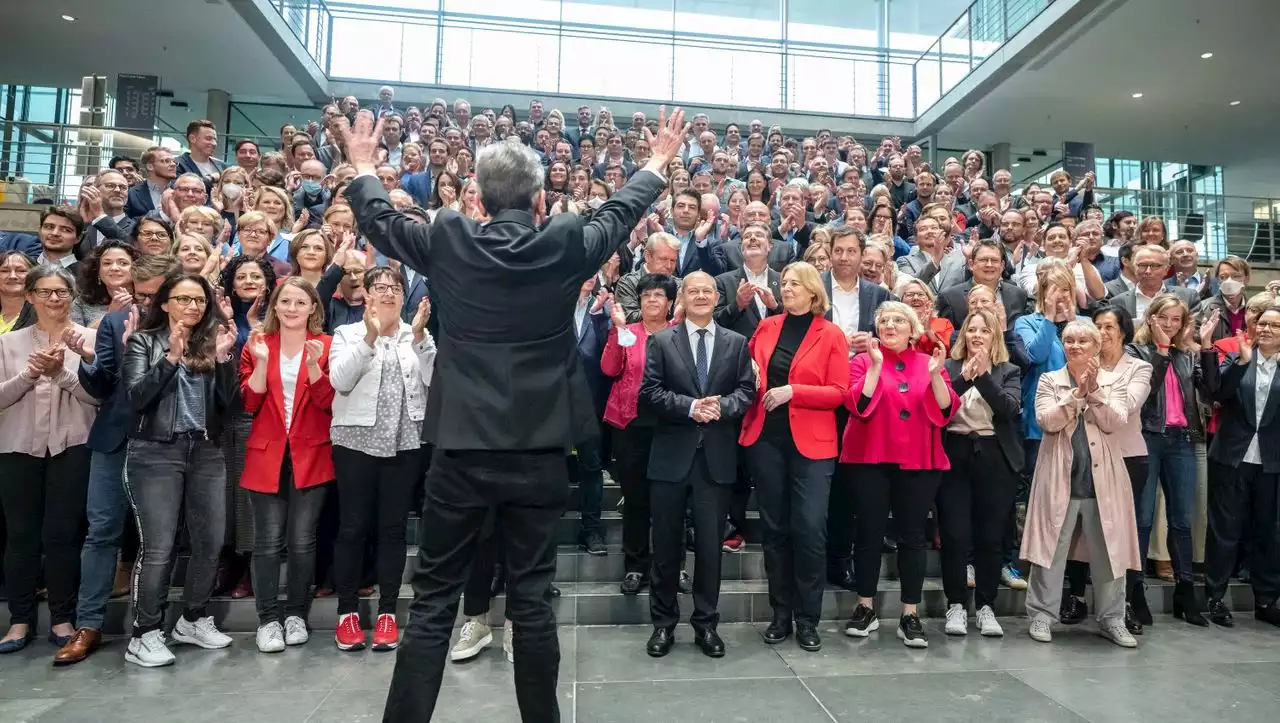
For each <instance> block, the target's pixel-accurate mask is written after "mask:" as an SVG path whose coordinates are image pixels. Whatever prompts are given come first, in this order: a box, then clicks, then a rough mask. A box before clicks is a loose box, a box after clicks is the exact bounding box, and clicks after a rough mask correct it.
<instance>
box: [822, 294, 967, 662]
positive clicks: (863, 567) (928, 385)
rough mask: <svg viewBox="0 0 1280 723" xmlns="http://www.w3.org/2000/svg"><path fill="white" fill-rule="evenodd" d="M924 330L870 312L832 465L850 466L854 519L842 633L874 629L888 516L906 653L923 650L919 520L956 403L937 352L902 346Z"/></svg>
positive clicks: (893, 307)
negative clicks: (850, 606)
mask: <svg viewBox="0 0 1280 723" xmlns="http://www.w3.org/2000/svg"><path fill="white" fill-rule="evenodd" d="M922 333H924V327H923V326H922V325H921V323H920V319H919V317H917V316H916V313H915V312H914V311H912V310H911V307H909V306H907V305H906V304H903V303H901V302H898V301H886V302H885V303H883V304H881V305H880V308H879V309H877V310H876V335H877V336H878V337H879V339H878V340H877V339H872V340H871V346H870V348H869V349H868V350H867V352H866V353H864V354H859V355H857V356H855V357H854V358H853V360H852V361H850V362H849V393H848V395H846V400H845V406H847V407H848V408H849V411H850V412H851V414H850V416H849V424H848V426H846V427H845V429H844V444H843V445H842V446H841V450H842V451H841V454H840V461H841V462H845V463H849V464H854V465H856V467H855V469H854V472H853V506H854V511H855V512H856V513H857V516H858V539H857V543H856V544H855V546H854V566H853V572H854V575H855V577H856V578H857V585H858V606H857V608H855V609H854V611H853V617H852V618H851V619H850V620H849V622H848V624H846V625H845V629H844V632H845V634H846V635H850V636H852V637H856V638H864V637H867V636H868V635H870V634H871V633H872V632H874V631H876V630H878V629H880V620H879V619H878V618H877V617H876V613H875V610H873V609H872V607H871V606H872V605H873V604H875V597H876V587H877V583H879V581H880V546H881V544H882V543H883V541H884V533H885V524H886V521H887V520H888V517H889V512H890V510H892V511H893V522H894V526H895V528H896V530H897V533H898V573H899V575H900V577H901V579H902V618H901V619H900V620H899V621H898V637H899V638H901V639H902V642H903V643H905V644H906V645H907V647H910V648H924V647H928V645H929V639H928V637H926V636H925V633H924V627H923V626H921V624H920V618H919V617H917V615H916V605H917V604H919V602H920V593H921V588H922V587H923V586H924V567H925V533H924V530H925V521H926V519H927V518H928V516H929V507H930V506H931V505H932V504H933V499H934V497H935V496H936V495H937V491H938V484H939V483H940V482H941V479H942V478H941V472H942V470H946V469H950V468H951V465H950V464H949V463H948V461H947V455H946V452H944V451H943V449H942V429H943V428H944V427H946V426H947V424H949V423H950V422H951V417H952V415H953V414H955V411H956V409H957V408H958V407H959V405H960V400H959V398H958V397H956V393H955V392H954V391H952V389H951V381H950V379H949V378H948V377H947V370H946V369H945V368H943V349H942V347H941V346H935V347H934V349H933V354H932V355H929V354H923V353H921V352H918V351H916V350H915V349H913V348H911V346H912V343H913V342H914V341H915V340H916V339H918V338H919V337H920V335H921V334H922Z"/></svg>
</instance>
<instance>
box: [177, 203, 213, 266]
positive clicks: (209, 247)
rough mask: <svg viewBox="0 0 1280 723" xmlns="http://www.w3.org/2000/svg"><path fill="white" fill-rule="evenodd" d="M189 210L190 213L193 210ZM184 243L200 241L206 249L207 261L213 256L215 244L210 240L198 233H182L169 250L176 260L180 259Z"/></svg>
mask: <svg viewBox="0 0 1280 723" xmlns="http://www.w3.org/2000/svg"><path fill="white" fill-rule="evenodd" d="M187 210H188V211H190V210H191V209H187ZM184 241H199V242H200V245H201V246H202V247H204V251H205V254H206V257H205V258H206V260H207V259H208V257H209V256H212V255H213V244H211V243H209V239H207V238H205V237H204V236H201V235H200V234H198V233H180V234H178V235H177V238H175V239H174V240H173V246H171V247H170V248H169V253H170V254H172V255H173V257H174V258H175V259H176V258H177V257H178V247H179V246H181V245H182V243H183V242H184Z"/></svg>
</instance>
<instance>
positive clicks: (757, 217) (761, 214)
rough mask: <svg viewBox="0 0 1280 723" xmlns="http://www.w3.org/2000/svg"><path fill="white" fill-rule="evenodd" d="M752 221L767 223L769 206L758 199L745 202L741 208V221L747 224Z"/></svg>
mask: <svg viewBox="0 0 1280 723" xmlns="http://www.w3.org/2000/svg"><path fill="white" fill-rule="evenodd" d="M754 221H759V222H760V223H769V207H768V206H766V205H764V204H763V203H761V202H760V201H752V202H751V203H748V204H747V206H746V208H744V209H742V221H741V223H743V224H747V223H752V222H754Z"/></svg>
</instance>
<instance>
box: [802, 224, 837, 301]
mask: <svg viewBox="0 0 1280 723" xmlns="http://www.w3.org/2000/svg"><path fill="white" fill-rule="evenodd" d="M817 230H818V229H814V232H815V233H816V232H817ZM820 250H821V251H826V252H827V261H828V262H830V261H831V244H828V243H821V242H819V243H813V241H812V240H811V241H810V242H809V248H807V249H805V250H804V260H805V262H806V263H809V264H812V263H813V257H815V256H817V255H818V251H820ZM824 291H825V289H824Z"/></svg>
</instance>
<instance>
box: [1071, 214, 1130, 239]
mask: <svg viewBox="0 0 1280 723" xmlns="http://www.w3.org/2000/svg"><path fill="white" fill-rule="evenodd" d="M1083 214H1084V211H1083V210H1081V215H1083ZM1132 216H1133V212H1132V211H1116V212H1115V213H1113V214H1111V218H1108V219H1107V222H1106V223H1104V224H1102V235H1103V236H1105V237H1107V238H1115V235H1116V233H1117V232H1118V231H1119V230H1120V222H1121V221H1123V220H1125V219H1126V218H1130V217H1132Z"/></svg>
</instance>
